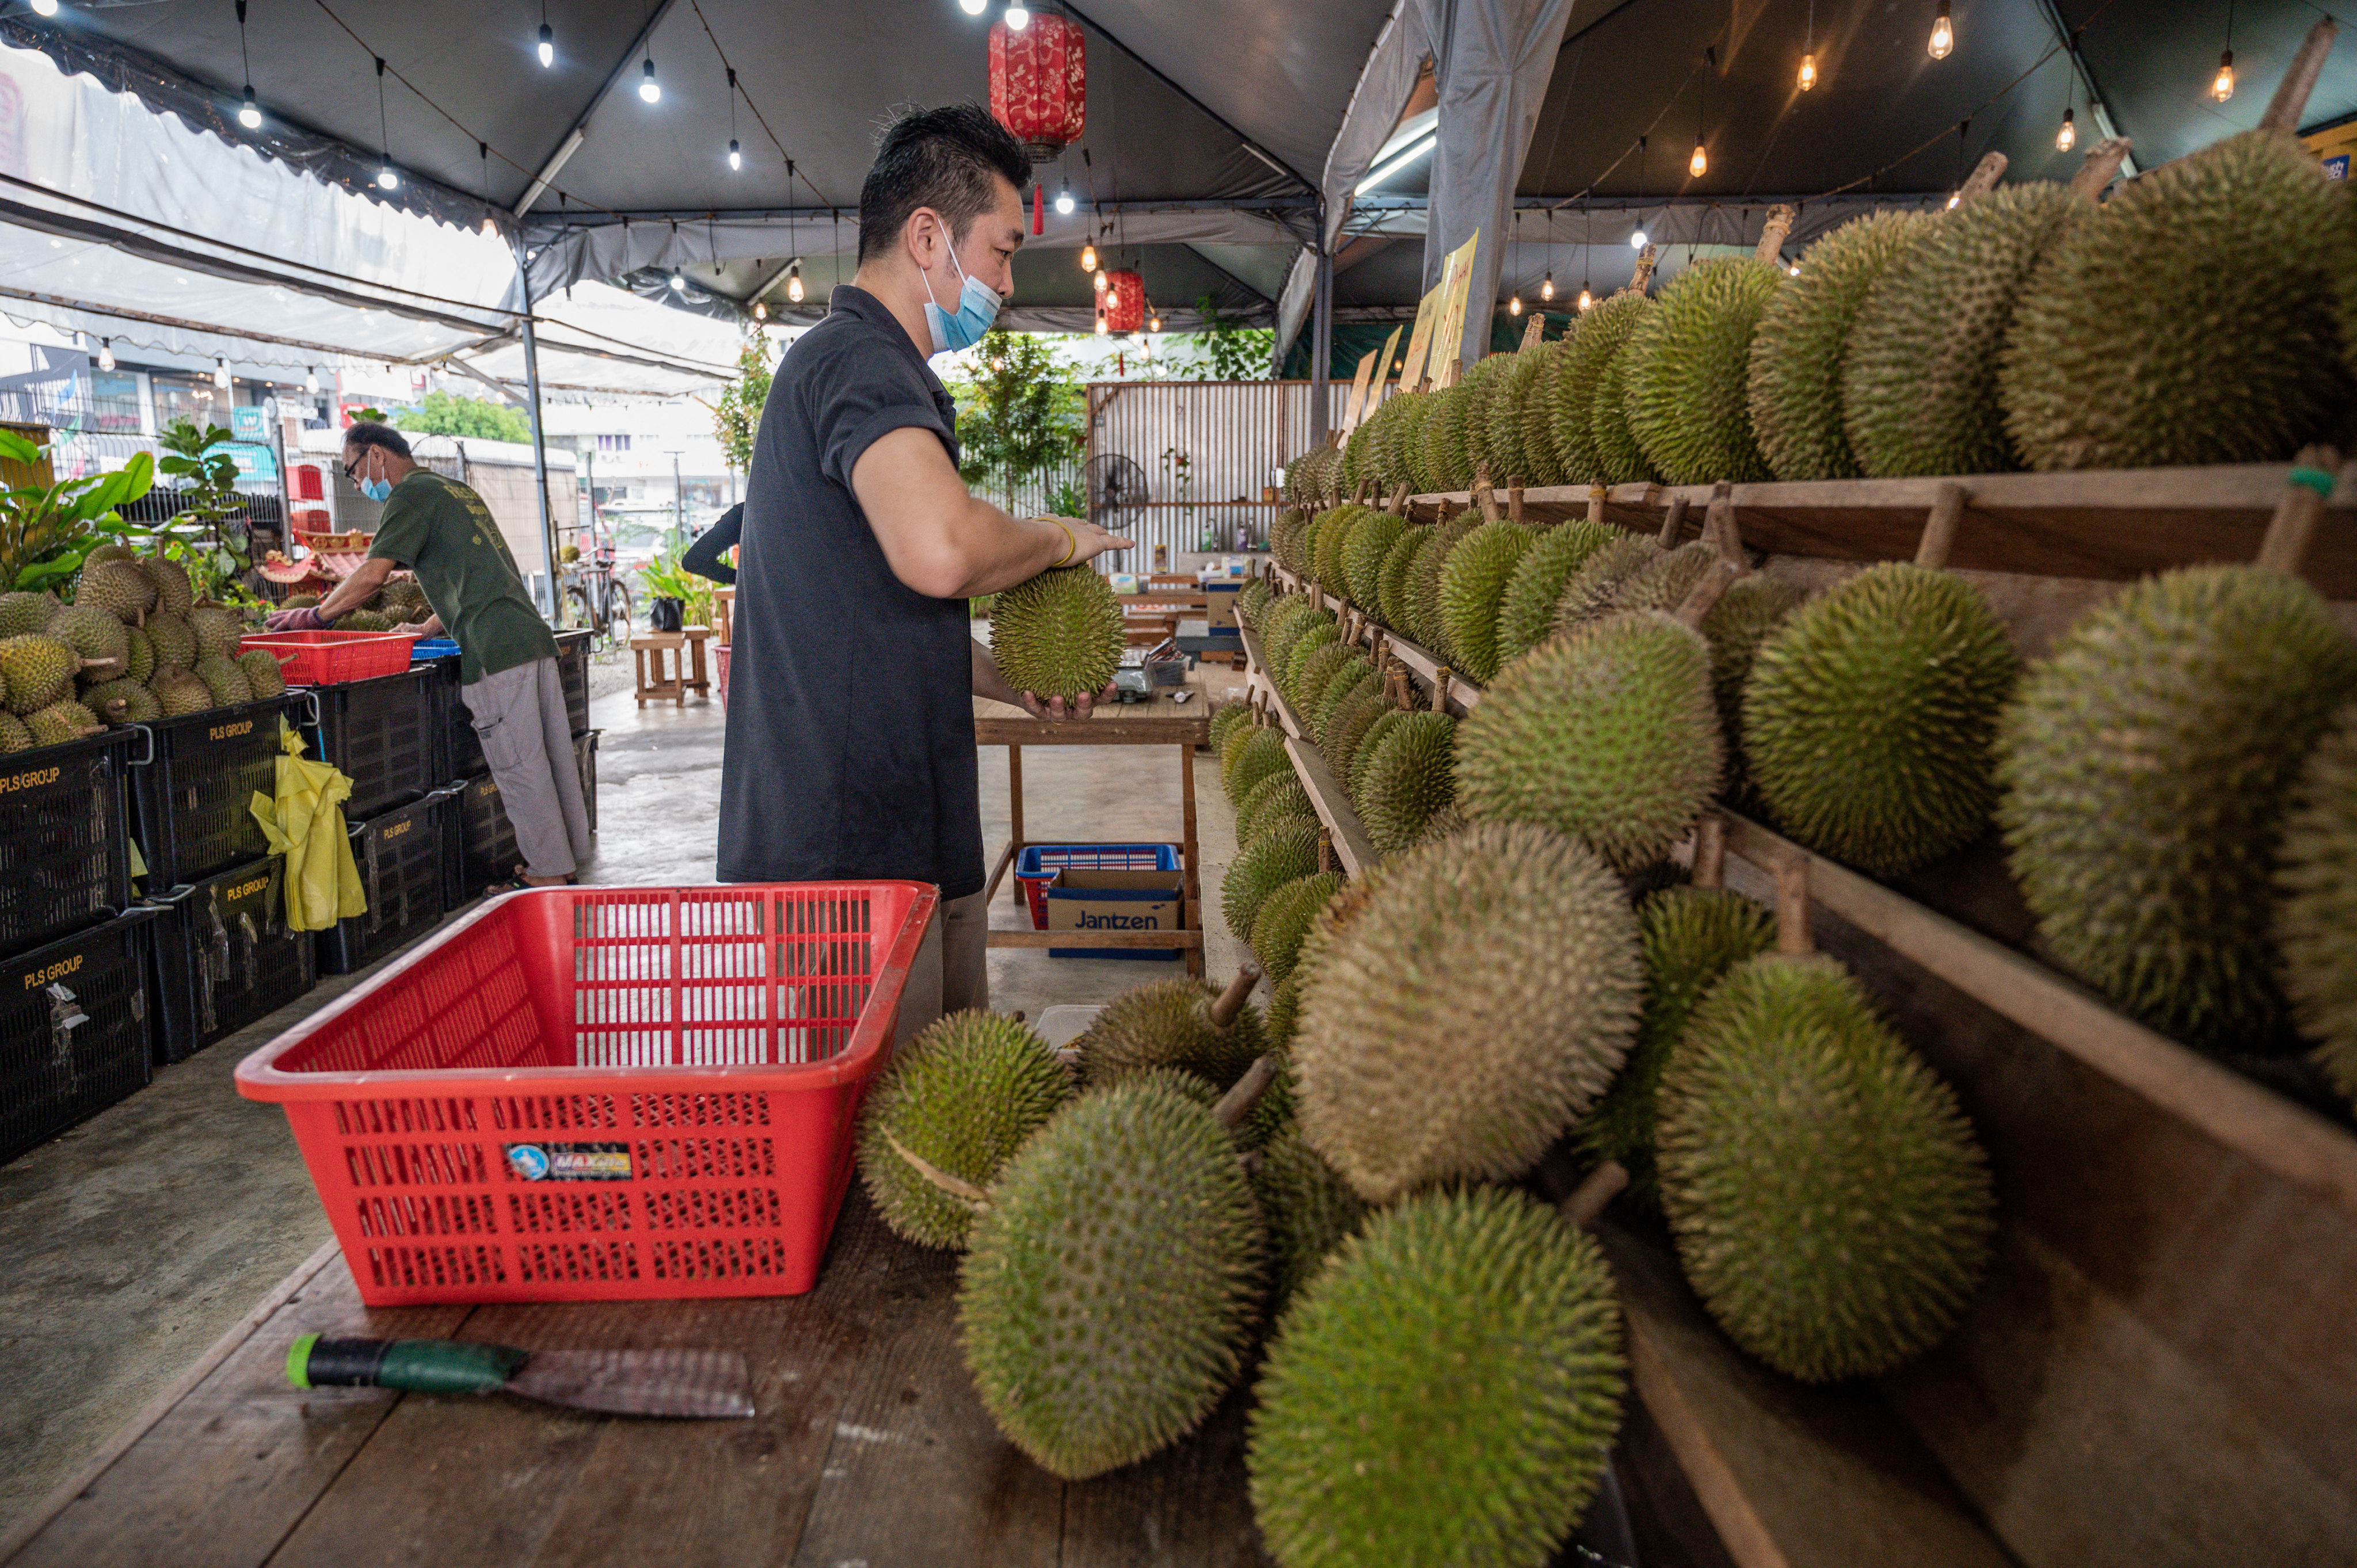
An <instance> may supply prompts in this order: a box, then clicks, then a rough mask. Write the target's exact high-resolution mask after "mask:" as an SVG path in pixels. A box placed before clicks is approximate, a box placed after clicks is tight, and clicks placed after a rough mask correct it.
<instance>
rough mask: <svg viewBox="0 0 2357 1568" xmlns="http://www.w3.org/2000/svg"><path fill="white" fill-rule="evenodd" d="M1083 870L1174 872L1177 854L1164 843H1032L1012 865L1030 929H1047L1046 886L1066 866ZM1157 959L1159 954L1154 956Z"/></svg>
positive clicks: (1176, 866)
mask: <svg viewBox="0 0 2357 1568" xmlns="http://www.w3.org/2000/svg"><path fill="white" fill-rule="evenodd" d="M1068 865H1070V866H1076V867H1078V868H1079V869H1081V870H1082V871H1176V870H1178V869H1179V851H1178V849H1177V848H1176V847H1175V846H1173V845H1171V844H1167V843H1035V844H1033V845H1031V846H1030V847H1029V848H1028V849H1026V850H1025V851H1024V852H1023V854H1022V855H1021V856H1020V857H1019V858H1018V859H1017V861H1016V863H1015V880H1016V881H1017V883H1018V884H1020V885H1021V886H1022V889H1023V896H1024V898H1025V899H1026V901H1028V903H1029V904H1030V906H1031V929H1033V930H1035V931H1044V930H1046V929H1048V884H1049V883H1050V882H1053V881H1055V880H1056V874H1057V873H1058V872H1060V871H1061V870H1063V869H1064V868H1065V867H1066V866H1068ZM1157 956H1158V955H1157Z"/></svg>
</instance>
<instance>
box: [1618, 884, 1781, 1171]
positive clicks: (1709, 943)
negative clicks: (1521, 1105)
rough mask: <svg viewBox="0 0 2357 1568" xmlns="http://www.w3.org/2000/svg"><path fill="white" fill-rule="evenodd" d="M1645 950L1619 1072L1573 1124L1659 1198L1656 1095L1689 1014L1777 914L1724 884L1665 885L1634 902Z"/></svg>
mask: <svg viewBox="0 0 2357 1568" xmlns="http://www.w3.org/2000/svg"><path fill="white" fill-rule="evenodd" d="M1637 940H1638V941H1639V943H1640V944H1641V947H1642V949H1643V951H1644V956H1645V1011H1644V1015H1643V1016H1642V1017H1641V1018H1640V1019H1639V1020H1638V1024H1637V1043H1636V1044H1635V1045H1633V1046H1631V1047H1630V1049H1629V1059H1628V1060H1627V1061H1626V1062H1625V1063H1623V1064H1622V1066H1621V1069H1620V1077H1618V1078H1616V1079H1613V1080H1612V1087H1611V1088H1610V1089H1609V1090H1606V1091H1605V1094H1604V1097H1603V1098H1602V1099H1601V1100H1598V1101H1597V1102H1596V1103H1595V1105H1594V1106H1593V1107H1591V1108H1590V1109H1589V1111H1588V1112H1587V1115H1585V1116H1583V1117H1581V1118H1580V1120H1579V1125H1578V1126H1577V1128H1576V1129H1574V1131H1575V1133H1576V1134H1577V1137H1578V1139H1579V1145H1580V1147H1581V1148H1582V1149H1584V1150H1585V1151H1587V1155H1588V1157H1589V1158H1591V1159H1593V1160H1595V1161H1596V1162H1597V1163H1598V1164H1601V1163H1602V1162H1604V1161H1606V1160H1618V1161H1620V1165H1621V1168H1622V1169H1624V1170H1626V1171H1627V1172H1628V1173H1629V1189H1628V1190H1629V1196H1630V1197H1631V1198H1632V1199H1634V1200H1635V1201H1636V1202H1638V1203H1639V1204H1641V1205H1642V1206H1643V1207H1644V1208H1649V1209H1654V1210H1658V1209H1660V1208H1661V1206H1662V1194H1661V1188H1660V1187H1658V1186H1657V1185H1656V1184H1655V1181H1654V1176H1653V1126H1654V1120H1655V1114H1654V1113H1655V1098H1656V1096H1657V1094H1658V1092H1659V1090H1660V1089H1661V1083H1662V1069H1663V1068H1664V1067H1666V1066H1668V1065H1669V1060H1670V1054H1671V1052H1672V1051H1674V1049H1675V1048H1676V1047H1677V1043H1678V1039H1679V1036H1682V1035H1684V1033H1685V1027H1686V1019H1687V1018H1688V1017H1689V1016H1690V1015H1692V1014H1693V1012H1694V1009H1695V1004H1696V1003H1698V1002H1700V1001H1701V1000H1702V998H1703V994H1704V993H1706V992H1707V991H1708V990H1709V989H1710V988H1711V986H1712V985H1713V984H1714V983H1717V980H1718V977H1719V976H1720V975H1722V974H1724V973H1726V972H1727V971H1728V970H1729V969H1732V968H1733V967H1734V966H1735V965H1737V964H1738V963H1741V962H1742V961H1744V960H1746V959H1750V958H1757V957H1759V956H1760V954H1761V953H1764V952H1766V951H1767V950H1769V949H1770V947H1772V946H1773V945H1774V944H1775V940H1776V921H1775V918H1774V917H1773V916H1772V915H1771V914H1770V912H1769V911H1768V910H1767V909H1765V908H1762V907H1761V906H1760V905H1758V904H1756V903H1753V902H1752V901H1751V900H1750V899H1749V898H1746V897H1744V896H1743V895H1742V894H1740V893H1734V892H1730V891H1728V890H1727V889H1726V888H1724V887H1676V886H1673V887H1664V888H1662V889H1660V890H1659V891H1657V892H1654V893H1652V894H1651V895H1649V896H1648V897H1646V898H1645V899H1644V900H1643V901H1642V902H1641V903H1640V904H1639V905H1638V906H1637Z"/></svg>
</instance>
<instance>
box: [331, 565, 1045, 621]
mask: <svg viewBox="0 0 2357 1568" xmlns="http://www.w3.org/2000/svg"><path fill="white" fill-rule="evenodd" d="M1067 570H1071V571H1076V572H1084V571H1087V570H1088V568H1086V567H1085V566H1075V567H1070V568H1067ZM1002 597H1003V596H1002ZM996 613H997V612H996V606H994V607H993V608H992V624H993V626H994V627H996ZM336 629H337V630H338V631H391V630H392V629H393V618H392V617H391V616H389V615H384V614H382V613H381V612H379V611H377V610H352V611H350V612H348V613H347V614H345V615H342V616H340V617H339V618H337V620H336Z"/></svg>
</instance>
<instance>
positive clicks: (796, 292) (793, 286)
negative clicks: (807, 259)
mask: <svg viewBox="0 0 2357 1568" xmlns="http://www.w3.org/2000/svg"><path fill="white" fill-rule="evenodd" d="M786 297H787V298H788V299H791V300H792V301H793V302H794V303H795V304H796V305H800V304H801V303H802V263H801V262H799V261H797V262H796V263H793V265H791V266H790V267H788V268H787V269H786Z"/></svg>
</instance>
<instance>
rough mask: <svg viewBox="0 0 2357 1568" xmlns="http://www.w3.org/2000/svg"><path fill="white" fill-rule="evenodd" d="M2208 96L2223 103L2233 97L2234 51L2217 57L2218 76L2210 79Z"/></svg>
mask: <svg viewBox="0 0 2357 1568" xmlns="http://www.w3.org/2000/svg"><path fill="white" fill-rule="evenodd" d="M2210 96H2211V97H2212V98H2214V99H2216V100H2217V101H2218V102H2221V103H2223V102H2226V100H2228V99H2229V98H2232V97H2233V96H2234V51H2233V49H2228V50H2227V51H2226V52H2225V53H2224V54H2222V55H2220V56H2219V57H2218V74H2217V75H2215V76H2213V77H2212V78H2211V79H2210Z"/></svg>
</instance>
